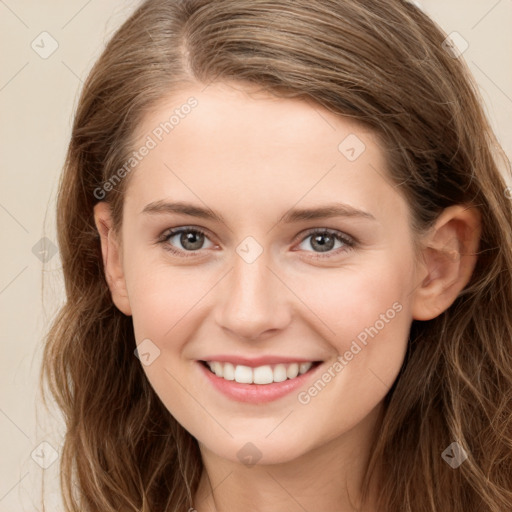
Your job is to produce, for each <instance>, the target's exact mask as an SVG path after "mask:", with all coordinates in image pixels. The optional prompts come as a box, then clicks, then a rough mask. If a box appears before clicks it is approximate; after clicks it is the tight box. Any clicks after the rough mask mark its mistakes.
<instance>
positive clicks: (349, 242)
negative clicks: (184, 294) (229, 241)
mask: <svg viewBox="0 0 512 512" xmlns="http://www.w3.org/2000/svg"><path fill="white" fill-rule="evenodd" d="M187 232H190V233H195V234H199V235H203V236H204V237H206V238H208V235H207V233H206V232H205V231H203V230H202V229H199V228H193V227H187V226H183V227H180V228H173V229H170V230H168V231H166V233H165V234H164V235H163V236H162V237H161V238H160V239H159V240H158V241H157V243H160V244H162V246H163V248H164V249H165V250H166V251H169V252H170V253H171V254H173V255H176V256H179V257H183V258H190V257H194V256H197V253H198V252H199V251H201V249H198V250H196V251H182V250H177V249H175V248H174V247H172V246H171V245H170V244H169V240H170V239H171V238H172V237H173V236H175V235H179V234H180V233H187ZM318 234H320V235H328V236H332V237H334V238H335V239H336V240H338V241H340V242H342V243H343V244H344V247H339V248H338V249H336V250H330V251H326V252H325V253H319V252H315V251H306V252H312V253H313V254H314V255H315V256H313V258H314V259H323V258H330V257H332V256H333V255H338V254H339V253H340V252H348V251H350V250H352V249H354V248H355V247H356V245H357V240H355V239H354V238H353V237H351V236H348V235H346V234H345V233H342V232H340V231H336V230H332V229H328V228H323V229H318V228H314V229H310V230H308V231H307V232H306V233H305V234H304V235H302V238H301V239H300V243H302V242H303V241H305V240H306V239H307V238H309V237H311V236H313V235H318Z"/></svg>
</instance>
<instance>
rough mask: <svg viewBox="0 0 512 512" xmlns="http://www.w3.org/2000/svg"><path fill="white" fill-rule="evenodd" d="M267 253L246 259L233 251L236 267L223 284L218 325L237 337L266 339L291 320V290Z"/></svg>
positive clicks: (218, 311)
mask: <svg viewBox="0 0 512 512" xmlns="http://www.w3.org/2000/svg"><path fill="white" fill-rule="evenodd" d="M265 255H266V253H265V252H263V254H262V255H261V256H260V257H259V258H258V259H256V261H254V262H252V263H247V262H246V261H244V259H243V258H241V257H239V256H238V255H237V254H234V268H233V269H232V271H231V272H230V273H229V274H228V276H226V279H224V280H223V283H222V287H221V288H220V293H221V295H222V297H221V299H220V300H219V302H218V303H217V311H216V322H217V325H219V326H220V327H221V328H222V329H224V330H225V331H227V332H229V333H230V334H231V335H233V336H236V337H238V338H244V339H246V340H251V341H255V340H260V339H261V340H263V339H266V338H268V337H269V336H273V335H275V334H276V333H277V332H279V331H280V330H282V329H284V328H285V327H286V326H287V325H288V324H289V323H290V319H291V304H290V303H289V300H290V297H289V294H287V293H286V291H287V290H286V287H285V286H284V285H283V284H282V283H281V282H280V280H279V279H278V278H277V277H276V275H275V274H274V273H273V271H272V270H270V268H269V263H270V262H269V261H268V260H267V258H266V256H265Z"/></svg>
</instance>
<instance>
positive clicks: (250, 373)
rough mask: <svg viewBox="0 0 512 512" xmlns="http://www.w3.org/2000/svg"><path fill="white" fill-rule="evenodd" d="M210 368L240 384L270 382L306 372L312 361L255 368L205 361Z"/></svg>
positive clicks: (220, 375) (216, 373)
mask: <svg viewBox="0 0 512 512" xmlns="http://www.w3.org/2000/svg"><path fill="white" fill-rule="evenodd" d="M206 364H207V365H208V367H209V368H210V370H211V371H212V372H213V373H215V375H217V377H222V378H224V379H226V380H234V381H236V382H239V383H240V384H271V383H272V382H283V381H285V380H286V379H295V377H297V376H298V375H302V374H304V373H306V372H307V371H308V370H309V369H310V368H311V367H312V366H313V363H312V362H307V363H290V364H276V365H275V366H270V365H264V366H258V367H256V368H251V367H250V366H244V365H236V366H233V365H232V364H231V363H222V362H220V361H207V362H206Z"/></svg>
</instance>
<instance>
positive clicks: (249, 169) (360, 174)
mask: <svg viewBox="0 0 512 512" xmlns="http://www.w3.org/2000/svg"><path fill="white" fill-rule="evenodd" d="M145 144H146V145H149V146H151V148H150V149H149V150H148V151H145V156H144V157H143V158H141V159H140V161H139V162H138V163H137V166H136V167H135V170H134V171H133V173H132V175H131V176H130V185H129V187H128V190H127V196H126V201H127V202H131V203H133V204H136V206H137V207H143V206H144V205H143V203H144V204H145V203H147V202H149V201H154V200H155V199H163V198H165V197H167V196H170V195H173V194H178V195H180V196H182V195H183V194H184V195H186V196H187V197H188V198H190V199H194V195H195V199H196V200H197V198H198V197H201V196H200V194H203V195H204V196H205V197H208V198H209V199H210V200H213V196H215V195H217V196H219V195H220V196H221V198H222V201H225V200H226V198H229V200H230V204H233V205H235V204H236V203H237V202H238V203H239V206H242V207H243V205H244V203H245V204H246V205H247V204H251V203H252V204H253V205H259V206H260V207H261V208H263V207H266V205H268V204H269V202H272V203H273V204H275V203H276V201H277V203H279V201H280V199H283V198H287V201H293V202H296V201H298V200H301V197H302V198H303V199H302V201H306V202H307V200H308V199H311V200H314V199H315V197H316V198H317V199H323V198H326V195H330V196H331V198H332V196H333V194H334V195H336V193H338V194H340V193H342V192H343V191H344V192H343V194H342V195H343V196H344V197H343V199H344V200H345V202H347V203H348V204H350V203H351V202H352V203H353V202H360V203H361V202H363V203H368V202H371V201H372V200H373V201H375V200H376V199H377V196H378V195H380V196H381V199H380V200H381V201H383V202H384V203H385V201H386V198H385V197H382V196H383V194H385V193H386V190H384V189H385V188H386V189H389V190H387V193H388V194H393V193H394V194H396V192H395V190H394V187H393V185H392V183H391V182H390V179H389V177H388V175H387V172H386V161H385V151H384V148H383V147H382V145H381V143H380V140H379V138H378V137H377V136H376V135H375V133H373V132H372V131H371V130H369V129H368V128H365V127H364V126H362V125H361V124H360V123H358V122H357V121H356V120H353V119H350V118H348V117H345V116H340V115H337V114H334V113H332V112H330V111H328V110H327V109H325V108H323V107H321V106H319V105H318V104H315V103H313V102H312V101H307V100H304V99H289V98H286V99H285V98H278V97H276V96H273V95H270V94H268V93H266V92H264V91H261V90H259V89H257V88H255V87H249V86H247V85H245V84H243V85H241V84H238V83H229V84H228V83H214V84H210V85H208V86H205V85H202V84H190V86H188V87H186V88H184V89H182V90H180V91H176V92H173V93H172V94H169V96H168V97H166V98H163V99H162V100H161V101H160V102H159V103H158V104H157V105H156V106H155V107H154V108H153V109H152V110H151V111H150V112H148V113H147V114H146V116H145V118H144V119H143V122H142V123H141V125H140V127H139V130H138V139H137V143H136V147H135V149H137V148H139V147H142V146H143V145H145ZM156 196H159V197H156ZM341 199H342V198H341V197H340V200H341ZM283 206H284V203H283ZM139 210H140V208H139Z"/></svg>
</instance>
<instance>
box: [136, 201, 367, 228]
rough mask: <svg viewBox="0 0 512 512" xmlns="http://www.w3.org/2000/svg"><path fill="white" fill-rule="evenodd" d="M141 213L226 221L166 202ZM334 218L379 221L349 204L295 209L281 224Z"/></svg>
mask: <svg viewBox="0 0 512 512" xmlns="http://www.w3.org/2000/svg"><path fill="white" fill-rule="evenodd" d="M141 213H143V214H150V215H153V214H169V213H181V214H182V215H189V216H191V217H198V218H201V219H208V220H213V221H217V222H221V223H223V224H225V220H224V218H223V217H222V215H220V214H218V213H215V212H214V211H213V210H211V209H209V208H203V207H201V206H196V205H193V204H191V203H185V202H173V203H169V202H166V201H154V202H152V203H149V204H148V205H146V206H145V207H144V209H143V210H142V212H141ZM332 217H354V218H362V219H369V220H374V221H375V220H377V219H376V218H375V217H374V216H373V215H372V214H371V213H369V212H366V211H364V210H359V209H357V208H354V207H353V206H350V205H347V204H342V203H333V204H327V205H322V206H319V207H313V208H295V209H292V210H289V211H288V212H286V213H285V214H284V215H283V216H282V217H281V219H280V221H279V222H284V223H285V224H291V223H293V222H299V221H304V220H315V219H326V218H332Z"/></svg>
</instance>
